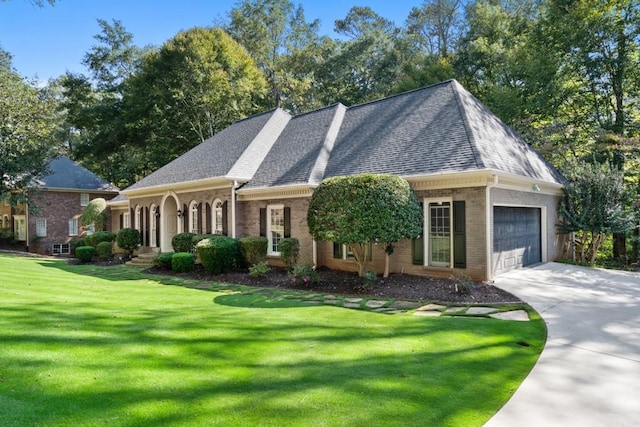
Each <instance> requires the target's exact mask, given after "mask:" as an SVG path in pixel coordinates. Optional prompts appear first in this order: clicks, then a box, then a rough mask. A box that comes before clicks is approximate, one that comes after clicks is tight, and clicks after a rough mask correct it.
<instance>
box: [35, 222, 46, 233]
mask: <svg viewBox="0 0 640 427" xmlns="http://www.w3.org/2000/svg"><path fill="white" fill-rule="evenodd" d="M36 236H38V237H47V220H46V219H45V218H37V219H36Z"/></svg>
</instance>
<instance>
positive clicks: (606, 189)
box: [558, 164, 634, 264]
mask: <svg viewBox="0 0 640 427" xmlns="http://www.w3.org/2000/svg"><path fill="white" fill-rule="evenodd" d="M567 175H569V181H570V182H569V183H568V184H567V185H566V186H565V187H564V200H563V201H562V203H561V204H560V206H559V208H558V210H559V212H560V215H561V221H560V224H558V228H559V230H560V231H561V232H565V233H573V239H574V241H573V244H574V249H575V257H576V259H577V261H578V262H581V263H587V264H593V262H594V261H595V259H596V255H597V254H598V250H599V249H600V247H601V246H602V243H603V242H604V240H605V238H606V236H607V235H609V234H612V233H626V232H628V231H629V230H631V229H632V228H633V227H634V220H633V212H632V210H631V209H629V207H628V205H629V197H628V194H627V193H626V191H625V186H624V175H623V173H622V171H619V170H617V169H615V168H612V167H610V166H609V165H606V164H603V165H601V164H579V165H575V166H574V167H573V170H572V171H571V173H570V174H567Z"/></svg>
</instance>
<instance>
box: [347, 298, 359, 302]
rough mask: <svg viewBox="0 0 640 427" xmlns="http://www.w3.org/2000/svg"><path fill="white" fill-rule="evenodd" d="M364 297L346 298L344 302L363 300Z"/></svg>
mask: <svg viewBox="0 0 640 427" xmlns="http://www.w3.org/2000/svg"><path fill="white" fill-rule="evenodd" d="M361 301H362V298H345V299H344V302H361Z"/></svg>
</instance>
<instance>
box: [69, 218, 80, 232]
mask: <svg viewBox="0 0 640 427" xmlns="http://www.w3.org/2000/svg"><path fill="white" fill-rule="evenodd" d="M77 235H78V218H71V219H70V220H69V236H77Z"/></svg>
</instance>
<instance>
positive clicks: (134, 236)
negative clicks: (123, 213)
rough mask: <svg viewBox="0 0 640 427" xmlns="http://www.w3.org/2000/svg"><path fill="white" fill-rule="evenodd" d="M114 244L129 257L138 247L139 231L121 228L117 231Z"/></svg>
mask: <svg viewBox="0 0 640 427" xmlns="http://www.w3.org/2000/svg"><path fill="white" fill-rule="evenodd" d="M116 243H117V244H118V246H119V247H120V248H121V249H122V250H125V251H127V254H128V255H129V257H131V254H132V253H133V251H134V250H136V249H137V248H138V246H140V231H138V230H136V229H135V228H123V229H121V230H120V231H118V235H117V237H116Z"/></svg>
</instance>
